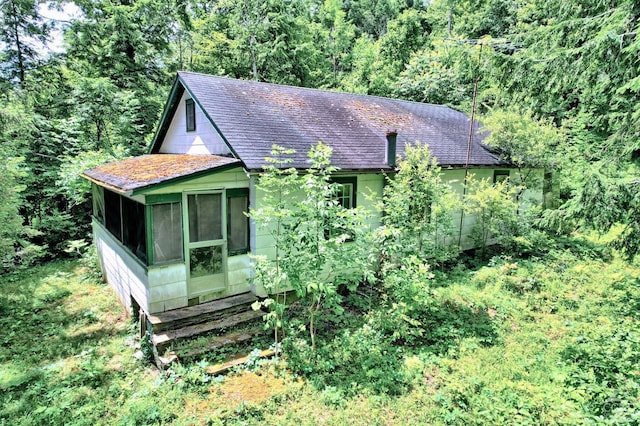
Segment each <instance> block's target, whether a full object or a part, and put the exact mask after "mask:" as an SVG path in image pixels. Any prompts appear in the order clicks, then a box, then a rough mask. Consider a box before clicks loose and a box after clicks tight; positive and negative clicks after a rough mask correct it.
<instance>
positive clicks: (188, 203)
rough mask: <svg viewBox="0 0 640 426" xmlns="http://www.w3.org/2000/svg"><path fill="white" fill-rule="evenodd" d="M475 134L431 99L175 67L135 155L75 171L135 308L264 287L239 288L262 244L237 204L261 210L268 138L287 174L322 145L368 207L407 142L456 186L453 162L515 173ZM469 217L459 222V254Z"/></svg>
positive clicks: (352, 194)
mask: <svg viewBox="0 0 640 426" xmlns="http://www.w3.org/2000/svg"><path fill="white" fill-rule="evenodd" d="M471 129H473V138H472V143H471V144H470V145H469V132H470V130H471ZM478 129H479V126H478V124H477V123H474V124H473V126H470V120H469V118H468V117H467V116H466V115H465V114H463V113H461V112H458V111H455V110H453V109H451V108H448V107H445V106H438V105H430V104H424V103H417V102H408V101H403V100H397V99H388V98H381V97H373V96H365V95H355V94H348V93H337V92H329V91H322V90H315V89H307V88H298V87H290V86H281V85H275V84H268V83H259V82H254V81H242V80H234V79H229V78H223V77H214V76H210V75H204V74H197V73H190V72H179V73H178V75H177V77H176V79H175V81H174V84H173V86H172V89H171V93H170V95H169V99H168V101H167V104H166V106H165V109H164V111H163V114H162V118H161V120H160V123H159V125H158V129H157V132H156V134H155V137H154V139H153V143H152V145H151V149H150V152H149V154H147V155H144V156H140V157H135V158H130V159H126V160H123V161H120V162H116V163H110V164H106V165H103V166H100V167H98V168H96V169H93V170H89V171H86V172H85V173H84V175H83V176H84V177H85V178H87V179H89V180H90V181H91V182H92V191H93V202H94V215H93V233H94V240H95V244H96V246H97V250H98V257H99V260H100V266H101V268H102V271H103V273H104V276H105V277H106V279H107V281H108V282H109V283H111V285H112V286H113V287H114V288H115V289H116V292H117V294H118V297H119V298H120V300H121V302H122V303H123V304H124V305H125V306H127V307H130V306H131V305H132V304H133V305H136V306H137V307H139V308H140V309H141V310H142V311H144V312H145V313H146V314H154V313H159V312H164V311H169V310H173V309H177V308H182V307H185V306H190V305H194V304H199V303H204V302H207V301H211V300H216V299H221V298H225V297H228V296H233V295H236V294H241V293H244V292H248V291H253V292H254V293H257V294H258V295H264V290H263V289H256V288H251V286H250V283H249V278H250V277H251V275H252V262H251V258H250V254H256V255H265V256H267V257H272V256H273V252H274V248H273V244H272V241H271V239H270V236H269V234H268V232H267V231H266V230H263V229H259V228H257V227H256V225H255V224H254V223H253V222H252V221H251V220H249V219H248V218H247V216H246V215H245V212H248V211H249V208H259V207H260V205H261V204H260V203H261V196H260V193H259V192H258V191H257V190H256V179H257V178H258V176H259V175H260V173H261V171H262V167H263V165H264V159H265V158H266V157H268V156H269V155H270V152H271V149H272V146H273V145H274V144H277V145H280V146H283V147H285V148H292V149H294V150H295V154H293V156H292V158H291V159H292V163H290V164H288V166H290V167H295V168H298V169H305V168H306V167H308V163H307V157H306V154H307V152H308V151H309V149H310V148H311V146H313V145H315V144H316V143H317V142H318V141H322V142H323V143H325V144H326V145H329V146H330V147H331V148H332V149H333V156H332V161H333V164H334V165H335V166H337V167H339V171H338V173H336V176H335V180H336V181H337V182H338V183H339V184H340V185H341V196H343V197H344V198H345V200H343V202H344V203H346V204H345V205H349V206H352V207H355V206H356V205H358V206H364V207H372V206H367V204H370V203H372V201H369V199H368V198H367V197H365V196H364V195H365V194H370V193H373V194H377V195H382V189H383V185H384V179H385V174H387V173H392V172H393V171H394V167H395V159H396V157H397V156H402V154H403V152H404V148H405V145H406V144H408V143H416V142H419V143H428V144H429V147H430V150H431V152H432V154H433V155H434V157H436V158H437V160H438V163H439V164H440V165H441V167H442V169H443V172H442V174H443V179H444V180H445V181H449V182H450V183H451V185H452V186H453V187H454V188H457V189H458V190H459V191H460V192H462V182H463V180H464V174H465V165H468V167H469V169H470V170H471V171H472V172H473V173H474V174H475V175H476V176H478V177H480V178H485V177H486V178H490V179H494V180H497V179H501V178H503V177H504V176H508V175H509V174H510V173H515V172H516V171H515V169H510V168H509V166H508V165H507V164H505V163H504V162H502V161H501V160H500V159H499V158H498V156H497V155H496V154H495V153H492V152H491V151H490V150H489V149H488V148H487V147H486V146H484V145H483V144H482V140H483V138H484V135H483V134H482V133H481V132H479V131H478ZM468 148H469V149H468ZM533 195H534V196H536V197H538V198H539V199H541V198H542V191H540V194H533ZM371 210H373V208H371ZM453 215H454V216H455V213H454V214H453ZM459 217H460V216H459V215H458V219H459ZM472 223H473V217H464V226H463V230H462V241H463V248H469V247H470V240H469V239H468V233H469V232H470V228H471V226H472ZM378 224H379V217H375V216H374V217H372V219H371V223H370V225H371V226H377V225H378Z"/></svg>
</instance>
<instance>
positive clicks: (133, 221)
mask: <svg viewBox="0 0 640 426" xmlns="http://www.w3.org/2000/svg"><path fill="white" fill-rule="evenodd" d="M102 193H103V195H104V198H103V200H104V207H103V208H104V224H105V227H106V228H107V231H109V232H110V233H111V234H112V235H113V236H114V238H116V239H117V240H118V241H120V243H122V244H123V245H124V246H125V247H126V248H127V249H129V251H131V253H133V254H134V255H135V256H136V257H137V258H138V259H140V260H141V261H143V262H144V263H145V264H146V263H147V231H146V223H145V205H144V204H141V203H138V202H137V201H134V200H132V199H130V198H127V197H123V196H121V195H119V194H116V193H115V192H112V191H109V190H107V189H104V188H102ZM94 203H96V202H95V201H94ZM96 204H98V203H96Z"/></svg>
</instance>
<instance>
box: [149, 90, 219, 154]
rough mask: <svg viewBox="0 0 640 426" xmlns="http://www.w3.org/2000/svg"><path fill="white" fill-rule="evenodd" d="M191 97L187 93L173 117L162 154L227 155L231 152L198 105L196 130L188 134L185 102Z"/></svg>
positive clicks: (196, 105) (196, 107) (161, 149)
mask: <svg viewBox="0 0 640 426" xmlns="http://www.w3.org/2000/svg"><path fill="white" fill-rule="evenodd" d="M190 98H191V96H189V94H188V93H187V92H186V91H185V92H184V94H183V95H182V99H180V102H179V103H178V108H177V110H176V113H175V114H174V115H173V118H172V120H171V125H170V126H169V130H168V131H167V134H166V135H165V137H164V140H163V141H162V145H161V146H160V152H161V153H164V154H217V155H226V154H229V153H230V152H231V151H230V150H229V147H228V146H227V145H226V144H225V143H224V141H223V140H222V137H221V136H220V134H219V133H218V132H217V131H216V129H215V128H214V127H213V126H212V125H211V123H210V122H209V120H208V119H207V117H206V116H205V115H204V113H203V112H202V110H201V109H200V107H199V106H198V104H197V103H196V104H195V110H196V130H195V131H192V132H187V118H186V111H185V102H184V101H185V100H186V99H190Z"/></svg>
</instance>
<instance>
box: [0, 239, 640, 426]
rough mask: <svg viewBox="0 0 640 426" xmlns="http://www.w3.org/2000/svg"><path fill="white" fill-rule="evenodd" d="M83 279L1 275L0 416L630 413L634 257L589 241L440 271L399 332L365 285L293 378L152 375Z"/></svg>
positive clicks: (580, 417)
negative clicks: (418, 331)
mask: <svg viewBox="0 0 640 426" xmlns="http://www.w3.org/2000/svg"><path fill="white" fill-rule="evenodd" d="M90 276H91V275H90V274H89V273H88V271H86V270H85V269H83V267H82V266H80V264H78V263H74V262H67V263H62V262H58V263H50V264H48V265H45V266H43V267H39V268H34V269H32V270H30V271H28V272H20V273H14V274H11V275H5V276H3V277H1V278H0V289H1V292H0V339H1V343H2V345H1V346H0V424H11V425H14V424H25V425H26V424H38V425H39V424H302V425H307V424H309V425H311V424H335V425H342V424H362V425H377V424H385V425H387V424H398V425H401V424H461V425H462V424H464V425H467V424H584V423H593V424H637V423H638V422H640V399H639V389H640V321H638V320H639V318H638V312H639V309H640V278H639V277H640V268H639V267H638V266H637V265H634V264H631V263H628V262H625V261H624V260H622V259H621V258H619V257H618V256H615V255H609V254H607V252H606V251H605V250H602V249H601V248H600V247H599V246H598V245H597V244H595V245H594V244H586V243H585V244H583V243H581V242H577V243H576V242H575V241H574V242H571V244H559V245H557V246H556V248H555V249H554V250H552V251H551V252H550V253H549V254H548V255H546V256H545V257H544V258H535V257H534V258H528V259H516V258H510V257H508V256H504V255H501V256H496V257H494V258H493V259H492V260H491V261H490V262H487V263H486V264H485V265H484V266H479V267H469V266H467V265H458V266H457V267H454V268H452V269H451V270H450V271H448V272H441V271H439V272H438V273H436V274H435V277H434V278H433V280H434V282H433V283H432V286H431V292H430V293H429V294H428V297H427V298H416V300H415V303H416V304H420V303H424V304H428V306H417V307H416V309H421V310H420V311H419V312H420V315H418V316H417V317H416V318H418V320H419V322H420V324H419V325H420V326H421V327H422V329H423V330H424V332H423V334H422V335H420V336H418V337H419V338H418V337H417V338H416V339H414V340H411V341H408V340H407V339H405V340H403V339H402V338H398V337H397V336H396V337H393V336H391V335H390V334H389V333H388V331H387V330H385V329H384V327H380V328H379V327H378V325H380V324H383V323H382V322H380V321H379V320H380V318H381V317H382V318H384V315H385V312H384V311H383V312H380V311H378V310H379V309H383V306H384V309H386V308H388V307H386V306H385V305H384V304H383V303H379V302H380V301H378V300H375V297H374V296H371V295H375V294H377V293H376V292H369V293H368V294H370V297H371V298H372V299H373V300H368V301H367V302H366V303H355V302H354V303H353V304H352V305H353V306H352V307H351V308H349V309H348V310H347V312H349V314H348V316H349V317H350V318H351V319H349V320H345V319H344V318H341V319H336V321H335V322H332V323H331V324H330V325H329V326H327V327H326V328H325V329H324V330H320V331H321V333H320V335H319V339H321V342H320V344H319V346H318V349H317V355H315V358H314V359H312V361H314V362H313V364H312V365H309V366H308V370H307V371H299V372H300V373H301V374H302V376H301V377H295V375H293V374H292V373H291V367H293V366H294V365H297V366H299V365H304V364H303V363H302V360H299V359H298V360H296V359H291V358H290V359H286V357H285V361H286V362H289V369H287V368H286V362H282V361H281V362H280V363H279V364H274V363H267V364H264V365H263V366H262V368H260V369H259V370H258V371H257V372H255V373H254V372H242V371H238V372H236V373H232V374H230V375H228V376H225V377H212V376H211V375H209V374H208V373H207V367H208V364H207V362H206V361H202V362H199V363H195V362H194V363H192V364H189V365H177V366H175V367H173V368H172V371H170V372H167V373H158V372H157V371H156V370H155V369H153V368H152V367H150V366H149V365H147V364H145V363H143V362H141V361H138V360H136V358H135V357H134V356H133V355H134V352H135V350H136V349H135V348H134V347H133V346H134V344H135V334H136V333H135V330H134V329H133V328H132V327H131V326H130V322H129V320H128V319H127V318H126V317H125V316H124V315H123V312H124V311H123V309H122V308H121V307H120V306H119V305H118V304H117V302H116V301H115V297H114V296H113V293H112V292H111V290H110V288H109V287H108V286H106V285H104V284H102V283H100V282H97V281H92V280H91V279H90V278H88V277H90ZM416 294H417V293H416ZM350 297H351V298H353V297H354V296H350ZM355 305H358V307H356V306H355ZM298 325H299V326H302V325H303V324H302V323H300V324H298ZM413 326H417V325H416V324H413ZM291 344H292V345H294V344H300V345H302V344H304V343H303V342H298V343H295V342H292V343H291ZM298 349H299V348H298ZM292 353H294V352H292ZM297 354H298V355H300V354H304V351H298V352H297ZM211 359H215V357H212V358H211ZM309 359H311V358H307V361H308V360H309Z"/></svg>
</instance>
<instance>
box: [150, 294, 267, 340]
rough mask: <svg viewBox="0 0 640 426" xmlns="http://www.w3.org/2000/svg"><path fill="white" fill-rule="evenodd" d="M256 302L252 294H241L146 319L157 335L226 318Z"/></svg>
mask: <svg viewBox="0 0 640 426" xmlns="http://www.w3.org/2000/svg"><path fill="white" fill-rule="evenodd" d="M256 300H257V298H256V297H255V295H253V294H252V293H242V294H238V295H236V296H231V297H227V298H224V299H219V300H214V301H211V302H207V303H201V304H199V305H194V306H188V307H185V308H179V309H173V310H171V311H166V312H160V313H156V314H152V315H149V316H148V317H147V319H148V321H149V323H150V324H151V325H152V327H153V330H154V332H156V333H157V332H159V331H162V330H166V329H168V328H179V327H182V326H186V325H190V324H193V323H197V322H201V321H202V322H204V321H207V320H208V319H213V318H215V317H220V316H226V315H227V314H229V313H232V312H229V311H234V310H235V311H240V310H244V308H245V306H246V307H248V306H249V305H251V304H252V303H253V302H255V301H256ZM235 308H238V309H235Z"/></svg>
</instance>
